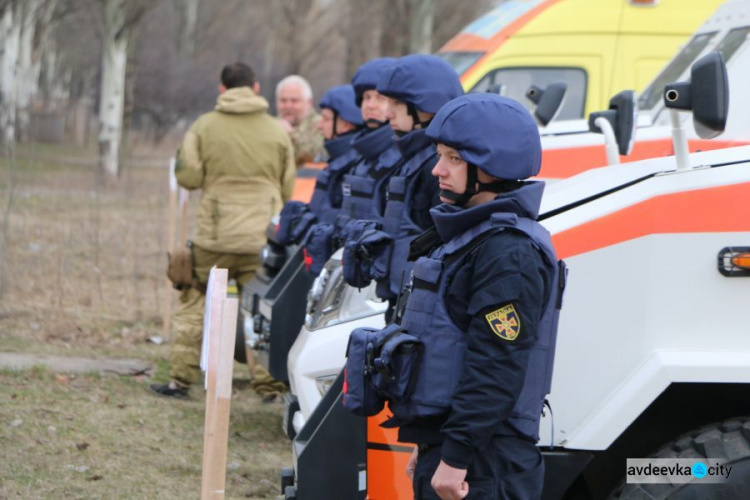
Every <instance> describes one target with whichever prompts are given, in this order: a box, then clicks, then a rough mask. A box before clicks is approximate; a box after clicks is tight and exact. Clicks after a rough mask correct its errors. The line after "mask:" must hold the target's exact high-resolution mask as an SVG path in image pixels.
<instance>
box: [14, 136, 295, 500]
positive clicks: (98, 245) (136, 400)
mask: <svg viewBox="0 0 750 500" xmlns="http://www.w3.org/2000/svg"><path fill="white" fill-rule="evenodd" d="M139 154H140V155H143V152H142V151H139ZM94 165H95V161H94V156H93V151H92V150H90V149H89V150H85V149H82V148H75V147H62V146H40V145H24V146H23V147H21V148H19V151H18V160H17V161H16V162H15V169H16V173H15V179H14V183H13V184H14V191H13V202H12V204H11V206H10V212H9V213H8V212H6V206H7V201H8V193H9V185H10V179H11V176H10V165H9V162H8V160H7V155H6V156H0V228H2V220H3V218H4V217H5V216H6V214H7V216H8V226H7V227H8V229H7V235H6V237H7V239H6V250H7V251H6V254H5V258H4V259H3V260H4V262H0V266H2V267H1V268H0V273H2V283H3V285H4V287H3V290H1V291H0V293H1V294H2V295H0V351H4V352H26V353H40V354H53V353H54V354H58V355H65V354H69V355H70V356H88V357H120V358H141V359H145V360H149V361H151V362H153V363H154V364H155V365H156V366H157V376H156V379H157V380H163V379H164V378H165V377H166V365H165V363H164V361H163V360H164V359H165V358H166V356H167V351H168V347H166V346H156V345H153V344H150V343H148V342H147V341H146V339H148V338H149V337H150V336H152V335H160V334H161V333H162V331H161V318H160V315H161V311H162V304H163V303H164V299H165V295H164V291H163V290H164V288H163V287H164V278H163V276H164V266H165V261H166V257H165V251H166V242H165V236H164V235H165V233H166V229H165V226H166V224H165V218H166V206H167V195H168V192H167V178H166V165H167V160H166V156H165V155H164V152H163V151H160V152H158V153H157V154H156V155H151V156H148V155H146V156H139V157H138V158H133V159H131V162H130V164H129V165H128V166H127V167H126V168H125V169H124V171H123V174H122V177H121V179H120V180H119V181H117V182H109V183H106V182H103V179H101V178H100V177H99V175H98V173H97V171H96V168H95V167H94ZM140 165H150V166H140ZM158 166H160V168H159V167H158ZM1 237H2V236H0V238H1ZM175 293H176V292H175ZM175 302H176V301H175ZM235 373H236V375H237V376H238V380H236V384H235V385H236V390H235V395H236V397H235V398H234V401H233V407H232V420H231V424H230V433H231V434H232V436H231V438H230V454H229V459H228V462H229V463H230V464H234V467H236V468H235V469H234V470H230V471H229V473H228V476H227V496H228V497H230V498H273V496H274V495H275V494H276V493H277V491H278V486H277V484H278V481H277V478H278V471H279V469H280V467H281V466H282V465H287V464H289V463H290V461H291V453H290V448H291V446H290V443H289V442H288V440H286V438H284V437H283V435H282V433H281V430H280V414H281V407H280V405H271V406H268V405H262V404H261V403H260V402H259V400H258V399H257V397H255V396H254V395H253V394H252V391H250V390H249V388H248V387H247V380H246V378H247V377H246V376H244V375H245V373H246V370H245V369H244V367H239V365H238V367H237V371H236V372H235ZM243 376H244V377H243ZM149 382H152V381H150V380H143V379H136V378H128V377H116V376H105V377H99V376H94V375H91V376H79V377H77V378H70V377H61V376H59V375H56V374H53V373H51V372H48V371H45V370H42V369H38V370H32V371H26V372H21V373H12V372H0V499H4V498H198V497H199V492H200V488H199V483H200V465H201V453H202V445H201V443H202V435H203V430H202V429H203V402H202V399H201V396H202V394H201V391H199V390H195V389H194V391H193V393H194V394H193V397H194V399H193V400H192V401H188V402H172V401H166V400H162V399H159V398H156V397H153V396H151V395H149V394H148V393H147V391H146V386H147V384H148V383H149ZM19 420H20V421H22V423H21V424H20V425H17V426H14V425H13V423H14V422H15V423H16V424H17V423H18V421H19ZM52 427H54V429H52ZM81 448H83V449H81Z"/></svg>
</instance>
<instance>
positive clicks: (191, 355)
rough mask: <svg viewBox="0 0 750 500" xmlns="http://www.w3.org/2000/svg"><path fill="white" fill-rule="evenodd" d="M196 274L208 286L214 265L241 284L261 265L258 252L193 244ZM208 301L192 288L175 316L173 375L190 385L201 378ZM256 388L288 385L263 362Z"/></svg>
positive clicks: (278, 389)
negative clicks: (218, 250)
mask: <svg viewBox="0 0 750 500" xmlns="http://www.w3.org/2000/svg"><path fill="white" fill-rule="evenodd" d="M193 257H194V273H195V276H196V279H197V281H198V282H199V283H200V284H202V285H203V286H204V287H205V285H206V283H207V282H208V273H209V272H210V271H211V268H212V267H213V266H216V267H220V268H223V269H227V270H228V277H229V279H234V280H235V281H236V282H237V284H238V285H239V288H240V290H241V289H242V285H244V284H246V283H247V282H249V281H250V279H251V278H252V277H253V273H254V272H255V269H256V268H257V267H258V266H259V265H260V256H259V255H256V254H246V255H245V254H223V253H216V252H211V251H208V250H205V249H202V248H199V247H197V246H193ZM205 304H206V295H205V293H204V292H202V291H200V290H198V289H196V288H195V287H190V288H188V289H187V290H184V291H183V292H182V295H181V296H180V304H179V309H178V310H177V312H176V313H175V314H174V316H173V318H172V348H171V350H170V353H169V363H170V371H169V375H170V378H171V379H172V380H174V381H175V382H177V383H179V384H181V385H183V386H185V387H189V386H190V385H192V384H194V383H195V382H197V381H198V380H199V379H200V378H201V370H200V358H201V346H202V343H203V310H204V308H205ZM252 377H253V380H252V384H251V385H252V387H253V389H255V392H257V393H258V394H260V395H266V394H276V393H282V392H284V391H285V390H286V385H285V384H284V383H283V382H279V381H278V380H275V379H274V378H273V377H271V374H269V373H268V371H267V370H266V369H265V368H264V367H263V366H262V365H261V364H259V363H255V364H254V367H253V373H252Z"/></svg>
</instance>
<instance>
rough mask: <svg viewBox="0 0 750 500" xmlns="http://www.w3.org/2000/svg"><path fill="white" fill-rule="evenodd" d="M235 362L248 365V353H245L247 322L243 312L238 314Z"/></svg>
mask: <svg viewBox="0 0 750 500" xmlns="http://www.w3.org/2000/svg"><path fill="white" fill-rule="evenodd" d="M234 360H235V361H237V362H238V363H243V364H247V352H245V322H244V321H243V317H242V311H240V312H239V314H237V339H236V340H235V341H234Z"/></svg>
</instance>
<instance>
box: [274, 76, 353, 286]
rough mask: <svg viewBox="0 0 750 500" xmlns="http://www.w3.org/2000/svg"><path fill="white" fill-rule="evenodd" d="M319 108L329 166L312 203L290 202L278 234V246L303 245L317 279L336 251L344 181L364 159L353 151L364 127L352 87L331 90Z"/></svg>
mask: <svg viewBox="0 0 750 500" xmlns="http://www.w3.org/2000/svg"><path fill="white" fill-rule="evenodd" d="M320 108H321V119H320V122H319V123H318V128H319V129H320V131H321V133H322V134H323V136H324V137H325V138H326V141H325V148H326V150H327V151H328V155H329V161H328V165H327V166H326V168H324V169H323V171H321V172H320V173H319V174H318V178H317V180H316V182H315V190H314V191H313V195H312V198H311V200H310V203H307V204H306V203H303V202H300V201H289V202H287V203H286V204H285V205H284V208H283V209H282V211H281V214H280V216H279V225H278V226H277V230H276V239H277V240H278V242H279V243H281V244H283V245H289V244H292V243H296V244H304V247H305V248H304V252H305V264H306V266H307V269H308V271H310V272H311V273H312V274H314V275H317V274H318V273H319V272H320V270H321V269H322V268H323V265H324V264H325V262H326V261H327V260H328V258H329V257H330V256H331V254H332V253H333V250H334V248H333V246H334V244H333V233H334V230H335V226H334V224H335V222H336V219H337V216H338V214H339V210H340V209H341V206H342V203H343V194H342V184H343V182H344V177H345V176H346V174H348V173H349V172H350V171H351V170H352V169H353V168H354V167H355V166H356V165H357V164H358V163H359V162H360V161H361V159H362V157H361V156H360V154H359V152H357V150H355V149H354V148H353V147H352V139H354V138H355V137H356V136H357V134H358V132H359V131H360V130H361V128H362V125H363V123H364V122H363V120H362V112H361V111H360V109H359V107H358V106H357V104H356V102H355V95H354V89H353V88H352V86H351V85H339V86H337V87H332V88H331V89H330V90H328V92H326V93H325V95H324V96H323V98H322V99H321V100H320Z"/></svg>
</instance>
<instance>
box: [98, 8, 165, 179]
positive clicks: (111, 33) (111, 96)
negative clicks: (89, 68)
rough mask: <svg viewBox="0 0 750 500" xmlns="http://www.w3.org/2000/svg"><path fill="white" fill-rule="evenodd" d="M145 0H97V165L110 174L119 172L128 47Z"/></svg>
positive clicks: (143, 10)
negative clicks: (99, 37)
mask: <svg viewBox="0 0 750 500" xmlns="http://www.w3.org/2000/svg"><path fill="white" fill-rule="evenodd" d="M150 3H152V2H151V1H149V0H141V1H137V0H101V4H102V7H103V9H104V29H103V31H102V42H103V43H102V61H101V68H102V76H101V85H100V102H99V165H100V167H101V169H102V170H103V171H104V172H106V173H107V174H108V175H109V176H111V177H117V176H118V174H119V157H120V140H121V137H122V124H123V112H124V106H125V75H126V69H127V62H128V46H129V44H130V41H131V37H132V35H133V31H134V29H135V27H136V26H137V24H138V21H139V20H140V18H141V16H142V15H143V14H144V12H145V10H146V8H147V6H148V5H149V4H150Z"/></svg>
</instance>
